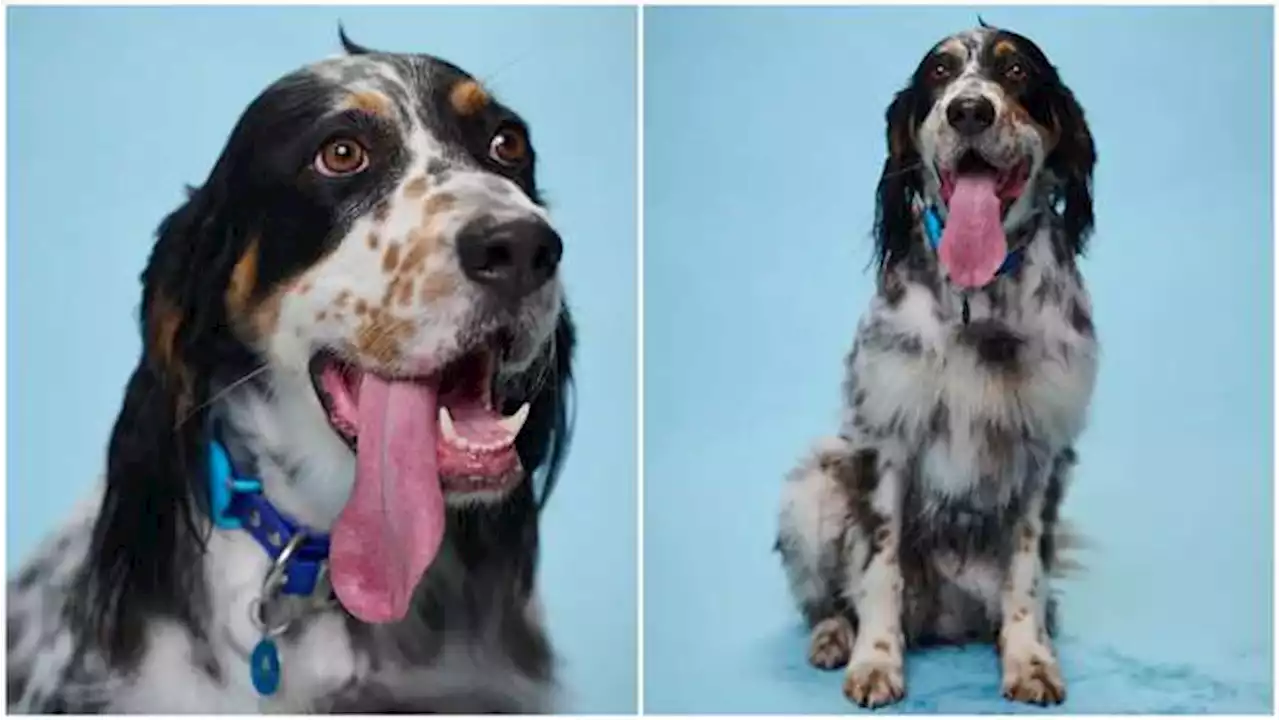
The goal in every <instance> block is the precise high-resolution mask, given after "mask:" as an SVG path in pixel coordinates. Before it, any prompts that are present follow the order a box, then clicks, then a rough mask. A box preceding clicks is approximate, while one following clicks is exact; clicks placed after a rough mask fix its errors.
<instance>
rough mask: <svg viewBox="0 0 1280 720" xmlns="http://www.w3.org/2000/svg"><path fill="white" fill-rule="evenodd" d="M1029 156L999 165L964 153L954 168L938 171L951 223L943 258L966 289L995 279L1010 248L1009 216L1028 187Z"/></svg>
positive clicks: (940, 255) (945, 234)
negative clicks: (1007, 235) (1006, 227)
mask: <svg viewBox="0 0 1280 720" xmlns="http://www.w3.org/2000/svg"><path fill="white" fill-rule="evenodd" d="M1029 167H1030V166H1029V164H1028V163H1027V161H1026V160H1023V161H1021V162H1019V163H1018V164H1016V165H1014V166H1012V167H1009V168H1006V169H1003V170H1001V169H997V168H996V167H994V166H993V165H991V164H990V163H989V162H987V161H986V160H985V159H983V158H982V156H980V155H979V154H978V153H976V152H974V151H969V152H968V153H965V155H964V156H963V157H961V158H960V161H959V162H957V163H956V164H955V167H954V169H952V170H939V173H938V176H939V179H940V180H941V182H942V187H941V188H940V189H941V193H942V201H943V203H944V204H945V205H946V206H947V224H946V228H945V229H944V230H943V233H942V242H941V244H940V246H939V248H938V259H939V261H940V262H941V263H942V265H943V267H944V268H945V269H946V271H947V278H948V279H949V280H950V281H951V282H952V283H953V284H955V285H958V286H960V287H962V288H976V287H983V286H985V285H987V284H988V283H990V282H991V281H992V280H993V279H994V278H995V276H996V273H997V272H999V270H1000V266H1001V265H1002V264H1004V260H1005V256H1006V254H1007V253H1008V245H1007V240H1006V238H1005V233H1004V217H1005V214H1006V213H1007V212H1008V211H1009V208H1010V207H1012V205H1013V203H1014V201H1016V200H1017V199H1018V197H1019V196H1021V194H1022V191H1023V188H1025V187H1026V184H1027V177H1028V173H1029Z"/></svg>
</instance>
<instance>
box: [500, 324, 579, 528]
mask: <svg viewBox="0 0 1280 720" xmlns="http://www.w3.org/2000/svg"><path fill="white" fill-rule="evenodd" d="M575 335H576V333H575V330H574V326H573V319H572V318H571V317H570V315H569V309H568V308H567V307H566V308H565V309H563V310H562V311H561V312H560V319H559V321H558V322H557V324H556V330H555V338H554V339H553V341H552V342H551V344H550V345H549V348H548V357H547V358H546V359H545V360H544V361H541V362H539V364H538V365H539V367H538V368H535V370H534V372H535V373H536V374H537V377H535V378H532V379H531V381H530V386H531V387H532V388H533V395H532V397H531V398H526V400H527V401H528V402H529V405H530V406H529V419H528V420H526V421H525V424H524V428H523V429H521V431H520V435H519V437H517V438H516V451H517V452H519V454H520V462H521V464H522V465H524V467H525V470H526V471H527V472H528V473H529V474H530V478H531V479H533V478H534V477H535V476H536V475H539V474H540V475H541V481H542V493H541V495H540V497H539V503H540V504H542V503H545V502H546V501H547V498H548V497H550V495H551V491H552V489H553V488H554V487H555V484H556V480H557V479H558V478H559V475H560V465H561V463H562V462H563V461H564V456H565V452H566V451H567V450H568V447H569V440H570V438H571V437H572V435H573V408H572V405H571V401H572V397H571V390H572V387H573V371H572V360H573V349H574V344H575ZM512 410H514V408H512Z"/></svg>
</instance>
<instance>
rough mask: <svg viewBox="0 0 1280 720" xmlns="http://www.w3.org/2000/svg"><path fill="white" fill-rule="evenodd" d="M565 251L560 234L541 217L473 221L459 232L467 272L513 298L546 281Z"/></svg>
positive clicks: (538, 286) (464, 267)
mask: <svg viewBox="0 0 1280 720" xmlns="http://www.w3.org/2000/svg"><path fill="white" fill-rule="evenodd" d="M562 251H563V246H562V245H561V243H560V235H558V234H557V233H556V231H555V230H552V229H551V226H549V225H547V224H546V223H544V222H540V221H538V220H513V221H510V222H504V223H499V224H494V223H492V222H484V221H473V222H471V223H469V224H468V225H467V226H466V227H464V228H463V229H462V231H461V232H460V233H458V260H459V262H461V263H462V271H463V272H464V273H466V276H467V277H468V278H470V279H471V280H472V281H474V282H477V283H479V284H481V285H484V286H486V287H489V288H492V289H493V290H494V291H495V292H497V293H499V294H501V295H503V296H505V297H507V298H509V299H512V300H518V299H520V298H522V297H524V296H525V295H528V294H529V293H531V292H533V291H534V290H537V289H538V288H540V287H542V286H543V285H544V284H546V282H547V281H548V280H550V279H551V276H552V275H554V274H555V272H556V266H557V265H559V264H560V254H561V252H562Z"/></svg>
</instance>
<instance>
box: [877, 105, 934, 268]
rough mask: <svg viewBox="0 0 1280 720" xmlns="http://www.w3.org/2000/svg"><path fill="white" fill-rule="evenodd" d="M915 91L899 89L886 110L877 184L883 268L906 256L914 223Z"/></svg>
mask: <svg viewBox="0 0 1280 720" xmlns="http://www.w3.org/2000/svg"><path fill="white" fill-rule="evenodd" d="M915 106H916V98H915V91H914V89H913V87H912V86H910V85H908V86H907V87H906V88H904V89H902V90H900V91H899V92H898V94H897V95H895V96H894V98H893V102H892V103H890V104H889V107H888V109H887V110H885V141H886V143H887V145H888V147H887V151H888V152H887V154H886V156H885V159H884V169H883V170H882V172H881V173H880V183H879V185H878V186H877V188H876V221H875V231H874V234H875V241H876V260H877V262H878V263H879V265H880V266H881V267H882V268H883V267H884V266H886V265H889V264H892V263H894V262H896V261H897V260H899V259H900V258H902V257H905V256H906V254H907V252H908V251H909V250H910V245H911V233H912V229H913V227H914V226H915V219H914V214H913V210H912V199H913V198H914V197H915V196H916V195H918V194H920V193H921V192H922V188H921V185H920V152H919V150H917V148H916V144H915V128H914V125H915Z"/></svg>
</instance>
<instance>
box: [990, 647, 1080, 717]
mask: <svg viewBox="0 0 1280 720" xmlns="http://www.w3.org/2000/svg"><path fill="white" fill-rule="evenodd" d="M1001 665H1002V666H1003V667H1004V679H1003V682H1001V689H1002V691H1003V692H1004V696H1005V697H1006V698H1008V699H1010V700H1015V701H1017V702H1024V703H1031V704H1034V705H1057V704H1059V703H1061V702H1062V701H1063V700H1065V699H1066V698H1067V686H1066V684H1064V683H1063V682H1062V671H1061V670H1059V669H1058V661H1057V660H1056V659H1055V658H1054V657H1053V653H1052V652H1050V651H1049V649H1048V648H1047V647H1045V646H1044V645H1042V644H1040V643H1035V644H1034V645H1030V646H1026V647H1024V648H1021V649H1018V648H1006V650H1005V653H1004V655H1003V657H1001Z"/></svg>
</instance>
